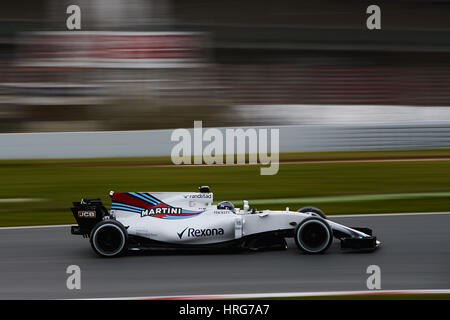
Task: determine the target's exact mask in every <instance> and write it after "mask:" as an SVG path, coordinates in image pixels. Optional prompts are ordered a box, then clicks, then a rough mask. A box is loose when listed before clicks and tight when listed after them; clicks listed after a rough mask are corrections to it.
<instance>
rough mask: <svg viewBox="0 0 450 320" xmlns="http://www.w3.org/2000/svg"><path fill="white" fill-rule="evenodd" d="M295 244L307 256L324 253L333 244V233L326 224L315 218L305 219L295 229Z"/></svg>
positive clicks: (322, 220)
mask: <svg viewBox="0 0 450 320" xmlns="http://www.w3.org/2000/svg"><path fill="white" fill-rule="evenodd" d="M294 238H295V244H296V245H297V247H298V248H299V249H300V250H302V251H303V252H304V253H307V254H319V253H323V252H325V251H326V250H327V249H328V248H329V247H330V245H331V243H332V242H333V232H332V230H331V228H330V226H329V225H328V223H327V222H326V221H325V220H324V219H322V218H317V217H311V218H306V219H305V220H303V221H302V222H301V223H300V224H299V225H298V226H297V228H296V229H295V235H294Z"/></svg>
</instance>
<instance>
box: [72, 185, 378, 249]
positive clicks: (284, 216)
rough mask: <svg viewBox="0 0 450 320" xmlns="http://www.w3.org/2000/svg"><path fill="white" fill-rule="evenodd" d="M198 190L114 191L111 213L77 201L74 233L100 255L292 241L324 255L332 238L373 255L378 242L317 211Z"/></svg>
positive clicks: (261, 245) (92, 201) (270, 245)
mask: <svg viewBox="0 0 450 320" xmlns="http://www.w3.org/2000/svg"><path fill="white" fill-rule="evenodd" d="M199 189H200V190H199V192H197V193H193V192H154V193H153V192H152V193H149V192H113V191H111V192H110V196H111V198H112V206H111V210H110V211H108V210H107V209H106V208H105V207H104V206H103V204H102V202H101V200H100V199H82V200H81V202H74V203H73V205H74V206H73V208H72V213H73V215H74V217H75V219H76V221H77V223H78V225H77V226H72V227H71V233H72V234H75V235H83V236H84V237H89V238H90V243H91V246H92V249H93V250H94V251H95V252H96V253H97V254H98V255H100V256H102V257H114V256H119V255H122V254H124V253H125V252H127V251H128V250H143V249H164V250H166V249H208V248H209V249H212V248H216V249H218V248H221V249H224V248H234V249H250V250H261V249H286V248H287V244H286V240H285V238H289V237H293V238H294V240H295V243H296V245H297V246H298V248H299V249H300V250H301V251H303V252H304V253H307V254H319V253H323V252H325V251H326V250H327V249H328V248H329V247H330V245H331V243H332V241H333V237H336V238H337V239H339V240H340V241H341V248H342V249H352V250H358V251H372V250H375V249H376V248H378V247H379V245H380V242H379V241H377V239H376V237H374V236H372V230H371V229H368V228H356V227H353V228H349V227H346V226H343V225H341V224H338V223H336V222H333V221H330V220H328V219H327V217H326V216H325V214H324V213H323V212H322V211H321V210H319V209H317V208H314V207H305V208H302V209H300V210H298V211H289V208H286V210H285V211H273V210H263V211H257V210H256V209H251V210H250V207H249V205H248V201H244V205H243V209H240V208H235V207H234V205H233V204H232V203H231V202H227V201H224V202H221V203H219V204H218V205H213V204H212V203H213V194H212V193H211V192H210V189H209V187H207V186H203V187H200V188H199Z"/></svg>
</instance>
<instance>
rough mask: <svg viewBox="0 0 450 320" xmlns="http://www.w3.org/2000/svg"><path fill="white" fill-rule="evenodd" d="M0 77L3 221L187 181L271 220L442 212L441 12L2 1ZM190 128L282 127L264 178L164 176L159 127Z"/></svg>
mask: <svg viewBox="0 0 450 320" xmlns="http://www.w3.org/2000/svg"><path fill="white" fill-rule="evenodd" d="M372 4H376V5H378V6H379V7H380V8H381V30H368V29H367V27H366V20H367V18H368V17H369V14H367V13H366V10H367V7H368V6H369V5H372ZM69 5H78V6H79V7H80V9H81V30H72V31H70V30H67V27H66V20H67V19H68V17H69V16H70V14H67V13H66V10H67V7H68V6H69ZM0 75H1V77H0V133H1V134H0V159H2V160H1V161H0V176H1V178H2V184H0V218H1V221H0V225H3V226H4V225H20V224H40V223H73V222H74V221H73V217H72V216H71V214H70V211H69V210H68V208H69V206H70V202H71V201H74V200H77V199H80V198H82V197H99V196H100V197H103V198H102V199H103V200H104V201H105V203H106V204H107V203H108V202H109V201H110V200H109V198H108V197H107V194H108V192H109V191H110V190H116V191H139V190H142V191H151V190H159V191H188V190H191V191H194V190H195V187H196V186H197V185H210V186H211V188H212V190H213V191H214V192H216V195H217V196H216V200H218V201H219V200H229V199H232V200H233V199H234V200H239V203H238V204H240V201H241V199H242V198H245V199H248V200H258V199H259V200H261V201H264V206H265V207H267V208H279V207H280V203H283V204H286V205H290V206H291V208H297V207H300V206H303V205H317V206H320V207H321V208H322V209H324V210H325V211H326V212H327V213H328V214H334V213H374V212H414V211H416V212H417V211H424V212H428V211H448V196H449V195H450V189H449V187H448V181H449V180H450V161H449V160H450V108H449V106H450V0H449V1H447V0H434V1H431V0H415V1H413V0H410V1H407V0H389V1H383V0H380V1H376V2H372V1H364V0H347V1H337V0H315V1H304V0H276V1H275V0H265V1H256V0H245V1H235V0H229V1H218V0H189V1H182V0H126V1H125V0H70V1H67V0H17V1H3V2H2V4H1V5H0ZM194 120H202V121H203V127H233V126H234V127H251V126H264V127H271V128H272V127H275V128H278V127H279V128H280V152H282V154H281V156H280V160H281V164H280V170H279V172H278V174H277V175H274V176H261V175H260V174H259V172H260V171H259V168H257V167H256V166H227V167H220V166H215V167H206V166H204V167H186V166H184V167H183V166H181V167H180V166H171V164H172V162H171V160H170V152H171V148H172V147H173V144H171V142H170V135H171V133H172V129H174V128H183V127H184V128H192V126H193V121H194ZM152 129H165V130H152ZM133 130H141V131H133ZM67 132H71V133H67ZM155 156H157V157H156V158H155ZM127 157H128V158H127ZM129 157H133V158H129ZM142 157H145V158H142ZM149 157H152V158H149ZM36 158H38V159H37V160H36ZM49 158H53V159H49ZM79 158H96V159H88V160H86V159H79ZM24 159H27V160H24ZM32 159H34V160H32ZM305 180H306V181H308V183H306V184H305V183H302V181H305ZM255 185H257V186H258V188H255ZM298 197H301V198H298ZM267 199H272V200H273V201H272V200H267ZM280 199H281V200H280ZM283 199H287V200H283ZM293 199H295V200H293ZM355 199H356V200H355ZM270 201H272V202H270ZM255 203H257V202H255Z"/></svg>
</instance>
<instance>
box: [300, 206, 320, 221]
mask: <svg viewBox="0 0 450 320" xmlns="http://www.w3.org/2000/svg"><path fill="white" fill-rule="evenodd" d="M297 212H302V213H306V212H312V213H315V214H316V215H318V216H319V217H321V218H322V219H327V216H326V215H325V213H323V211H322V210H320V209H319V208H316V207H303V208H300V209H298V210H297Z"/></svg>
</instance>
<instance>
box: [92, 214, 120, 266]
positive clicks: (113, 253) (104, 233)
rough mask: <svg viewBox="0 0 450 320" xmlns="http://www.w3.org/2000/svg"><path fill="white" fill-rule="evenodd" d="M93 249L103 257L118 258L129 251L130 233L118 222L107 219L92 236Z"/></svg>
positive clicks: (95, 229)
mask: <svg viewBox="0 0 450 320" xmlns="http://www.w3.org/2000/svg"><path fill="white" fill-rule="evenodd" d="M90 242H91V247H92V249H93V250H94V252H95V253H96V254H98V255H99V256H101V257H110V258H111V257H118V256H120V255H122V254H124V253H125V252H126V250H127V249H128V233H127V230H126V229H125V227H124V226H123V225H122V224H121V223H120V222H118V221H116V220H112V219H107V220H103V221H100V222H99V223H97V224H96V225H95V226H94V228H93V229H92V231H91V234H90Z"/></svg>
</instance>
